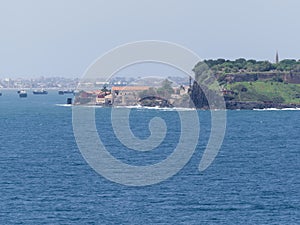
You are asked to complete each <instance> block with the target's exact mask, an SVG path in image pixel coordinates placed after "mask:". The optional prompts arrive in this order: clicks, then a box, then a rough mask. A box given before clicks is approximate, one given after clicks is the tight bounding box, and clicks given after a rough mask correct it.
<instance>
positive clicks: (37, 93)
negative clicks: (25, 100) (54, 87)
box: [32, 89, 48, 95]
mask: <svg viewBox="0 0 300 225" xmlns="http://www.w3.org/2000/svg"><path fill="white" fill-rule="evenodd" d="M32 93H33V94H34V95H47V94H48V91H46V90H44V89H41V90H34V91H33V92H32Z"/></svg>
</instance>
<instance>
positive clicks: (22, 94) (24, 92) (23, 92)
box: [18, 90, 27, 98]
mask: <svg viewBox="0 0 300 225" xmlns="http://www.w3.org/2000/svg"><path fill="white" fill-rule="evenodd" d="M18 94H19V96H20V98H26V97H27V92H26V91H25V90H20V91H18Z"/></svg>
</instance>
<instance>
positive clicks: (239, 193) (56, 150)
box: [0, 90, 300, 224]
mask: <svg viewBox="0 0 300 225" xmlns="http://www.w3.org/2000/svg"><path fill="white" fill-rule="evenodd" d="M2 92H3V96H1V97H0V128H1V129H0V141H1V142H0V224H299V223H300V191H299V190H300V163H299V162H300V148H299V146H300V137H299V134H300V123H299V121H300V111H228V112H227V130H226V136H225V139H224V142H223V145H222V147H221V149H220V152H219V154H218V156H217V157H216V159H215V161H214V162H213V164H212V165H211V166H210V167H209V168H208V169H207V170H205V171H204V172H202V173H200V172H199V171H198V164H199V160H200V159H201V156H202V153H203V150H204V149H205V144H206V143H207V138H208V135H209V128H210V121H209V119H210V115H209V112H205V111H199V117H200V122H201V135H200V139H199V144H198V146H197V149H196V151H195V153H194V155H193V156H192V158H191V160H190V161H189V163H188V164H187V165H186V166H185V167H184V168H183V169H182V170H181V171H180V172H179V173H178V174H176V175H175V176H173V177H171V178H169V179H167V180H166V181H164V182H162V183H159V184H155V185H150V186H146V187H128V186H124V185H121V184H116V183H113V182H111V181H108V180H106V179H105V178H103V177H102V176H101V175H99V174H98V173H96V172H95V171H94V170H93V169H92V168H91V167H90V166H89V165H88V164H87V163H86V162H85V160H84V159H83V157H82V155H81V154H80V151H79V149H78V147H77V145H76V141H75V138H74V134H73V129H72V109H71V107H62V106H59V105H57V104H64V103H65V102H66V98H67V96H66V95H64V96H60V95H58V94H57V92H56V91H50V92H49V94H48V95H45V96H44V95H41V96H34V95H32V94H29V96H28V98H25V99H21V98H19V97H18V95H17V94H16V92H15V91H5V90H4V91H2ZM109 114H110V109H108V108H102V109H97V110H96V115H97V129H98V131H99V133H101V137H102V138H103V142H104V143H105V144H107V145H110V146H115V148H112V152H111V154H113V155H114V156H115V157H119V158H120V159H122V160H124V161H125V162H127V163H131V164H136V165H141V164H143V165H147V164H151V163H153V162H158V161H159V160H162V159H164V158H166V157H167V156H168V154H170V153H171V152H172V149H173V148H174V146H175V145H176V143H177V141H178V133H179V132H180V126H178V123H174V122H173V121H177V120H178V115H177V114H176V113H175V112H164V111H158V110H144V111H143V110H142V111H139V110H133V112H132V117H131V119H132V120H133V123H132V131H133V133H134V134H135V135H136V136H138V137H140V138H146V137H147V136H148V135H149V130H148V122H149V120H150V119H151V118H152V117H153V116H161V117H162V118H163V119H165V120H166V124H167V125H168V127H169V129H170V133H169V134H167V141H166V142H163V143H162V146H161V148H160V149H159V151H158V150H157V151H154V152H153V153H150V154H146V153H132V152H129V151H127V150H126V149H124V152H122V151H120V149H122V148H120V146H121V144H120V143H118V141H116V140H115V139H114V134H113V131H112V128H111V125H110V124H109V122H110V120H108V119H107V118H108V117H109ZM136 124H140V126H135V125H136ZM143 127H144V128H143ZM125 152H126V153H125ZM128 152H129V153H128ZM127 153H128V154H127ZM118 154H123V155H121V156H118Z"/></svg>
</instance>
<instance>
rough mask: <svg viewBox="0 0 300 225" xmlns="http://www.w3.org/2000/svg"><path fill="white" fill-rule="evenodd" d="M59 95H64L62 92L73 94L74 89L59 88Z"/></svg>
mask: <svg viewBox="0 0 300 225" xmlns="http://www.w3.org/2000/svg"><path fill="white" fill-rule="evenodd" d="M58 94H59V95H64V94H74V90H60V91H58Z"/></svg>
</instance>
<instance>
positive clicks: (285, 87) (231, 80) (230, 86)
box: [191, 58, 300, 108]
mask: <svg viewBox="0 0 300 225" xmlns="http://www.w3.org/2000/svg"><path fill="white" fill-rule="evenodd" d="M193 71H194V73H195V82H194V83H193V86H192V90H191V98H192V100H193V102H194V103H195V105H196V107H198V108H205V107H207V100H206V97H205V95H204V92H203V91H202V90H201V88H203V86H205V87H206V88H207V89H208V90H212V91H214V92H216V86H215V85H214V82H209V81H211V80H213V78H212V76H215V77H216V78H217V80H218V82H219V85H220V86H221V90H220V87H219V86H218V91H217V92H219V93H220V94H223V96H224V98H225V100H226V101H227V102H245V103H247V102H252V104H253V102H257V104H259V107H263V106H262V105H261V103H265V104H266V106H267V104H274V106H275V105H276V104H277V105H278V104H279V105H280V104H284V105H289V104H296V105H300V60H298V61H297V60H294V59H285V60H282V61H280V62H278V63H271V62H269V61H256V60H253V59H250V60H246V59H243V58H240V59H237V60H234V61H231V60H225V59H217V60H212V59H210V60H204V61H202V62H199V63H198V64H197V65H196V66H195V68H194V69H193ZM198 84H201V85H202V87H201V88H200V86H199V85H198ZM203 84H204V85H203ZM253 107H255V106H254V105H253ZM275 107H277V106H275Z"/></svg>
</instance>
